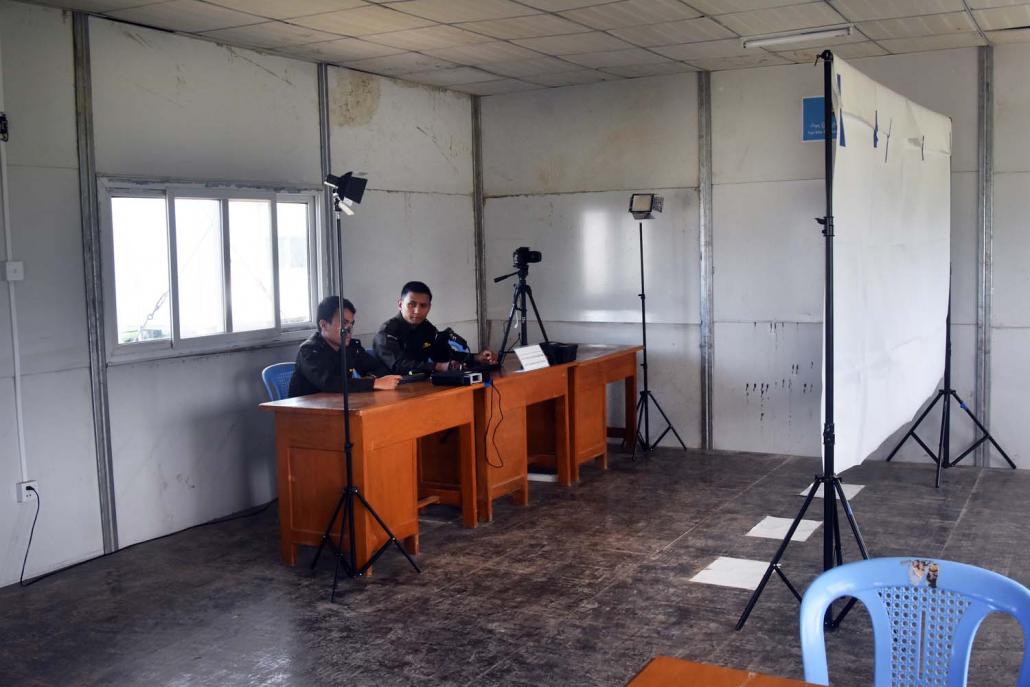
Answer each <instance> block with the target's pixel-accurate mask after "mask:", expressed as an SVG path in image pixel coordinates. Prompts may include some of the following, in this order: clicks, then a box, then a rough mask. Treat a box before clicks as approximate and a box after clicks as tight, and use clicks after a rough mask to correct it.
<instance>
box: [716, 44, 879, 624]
mask: <svg viewBox="0 0 1030 687" xmlns="http://www.w3.org/2000/svg"><path fill="white" fill-rule="evenodd" d="M819 57H820V58H821V59H822V60H823V129H824V131H823V145H824V162H825V167H826V215H825V216H824V217H821V218H817V219H816V222H818V223H819V224H821V225H822V226H823V232H822V233H823V237H824V238H825V239H826V242H825V243H826V285H825V294H826V297H825V298H826V304H825V308H826V312H825V315H824V322H823V329H824V331H825V334H824V337H825V358H824V360H823V365H824V374H823V376H824V378H825V380H826V387H825V392H826V408H825V412H826V418H825V420H824V422H823V472H822V474H819V475H816V476H815V479H814V481H813V482H812V488H811V489H809V490H808V494H807V495H806V496H805V502H804V504H803V505H802V506H801V510H799V511H798V514H797V516H796V517H795V518H794V521H793V522H792V523H791V525H790V529H789V530H787V536H786V537H784V538H783V541H782V542H781V543H780V548H779V549H777V550H776V554H775V555H774V556H773V558H772V560H771V561H769V567H768V568H767V569H766V571H765V575H763V576H762V581H761V582H759V584H758V587H757V588H756V589H755V591H754V593H752V594H751V598H750V599H748V602H747V607H745V608H744V612H743V613H742V614H741V615H740V619H739V620H738V621H737V626H736V627H737V630H740V629H741V628H743V627H744V623H746V622H747V619H748V616H749V615H751V611H752V610H753V609H754V607H755V604H756V603H758V597H759V596H761V595H762V592H763V591H764V590H765V586H766V585H767V584H768V583H769V578H771V577H772V574H773V573H776V574H777V575H778V576H779V578H780V579H781V580H783V583H784V584H785V585H787V589H789V590H790V592H791V593H792V594H793V595H794V597H795V598H796V599H797V600H798V601H799V602H800V601H801V594H799V593H798V590H797V588H795V587H794V585H793V584H791V582H790V580H789V579H787V576H786V575H785V574H784V573H783V571H782V570H781V569H780V559H782V558H783V554H784V553H785V552H786V551H787V546H788V545H789V544H790V540H791V538H792V537H793V536H794V532H795V531H797V528H798V525H799V524H800V523H801V520H802V518H804V516H805V513H806V512H807V511H808V507H809V506H811V505H812V500H813V499H814V498H815V495H816V493H817V491H818V490H819V488H820V487H822V490H823V571H826V570H830V569H831V568H833V567H835V566H838V565H842V564H843V563H844V556H843V553H842V551H841V543H840V523H839V522H838V519H837V499H838V498H839V499H840V504H841V507H842V508H843V509H844V515H846V516H847V518H848V524H849V525H851V532H852V534H854V536H855V541H856V542H857V543H858V549H859V551H860V552H861V553H862V558H869V554H868V552H867V551H866V548H865V542H864V541H863V540H862V533H861V532H859V530H858V522H857V521H856V520H855V514H854V512H852V510H851V504H850V503H848V499H847V497H846V496H845V495H844V488H843V487H842V486H841V483H840V478H839V477H837V475H836V473H834V467H833V459H834V454H833V451H834V442H835V435H834V431H835V430H834V424H833V132H832V128H833V127H832V126H831V121H832V120H833V89H832V84H833V53H832V52H830V51H829V50H824V51H823V52H822V53H821V54H820V55H819ZM854 604H855V599H851V600H849V601H848V603H847V604H846V605H845V606H844V608H843V610H841V612H840V615H838V616H837V617H836V618H833V616H832V610H833V609H832V606H831V607H830V608H828V609H827V611H826V625H827V627H831V628H836V627H837V626H839V625H840V623H841V621H842V620H843V619H844V616H846V615H847V614H848V611H850V610H851V607H852V606H854Z"/></svg>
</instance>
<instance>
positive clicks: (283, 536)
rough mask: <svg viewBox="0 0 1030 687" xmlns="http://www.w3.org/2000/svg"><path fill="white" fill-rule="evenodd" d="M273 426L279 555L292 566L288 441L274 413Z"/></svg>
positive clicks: (294, 552) (294, 549)
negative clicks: (277, 499) (277, 498)
mask: <svg viewBox="0 0 1030 687" xmlns="http://www.w3.org/2000/svg"><path fill="white" fill-rule="evenodd" d="M275 420H276V426H275V473H276V481H277V483H278V490H279V556H280V557H282V559H283V563H285V564H286V565H288V566H290V567H293V566H294V565H297V545H296V544H294V543H293V531H292V529H291V528H290V523H291V522H292V520H293V518H291V517H290V509H291V508H293V498H292V494H291V492H290V459H289V455H290V442H289V440H288V438H287V434H288V432H287V430H286V427H285V423H283V422H282V421H280V419H279V414H278V413H276V418H275Z"/></svg>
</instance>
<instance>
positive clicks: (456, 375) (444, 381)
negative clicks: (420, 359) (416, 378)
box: [431, 370, 483, 386]
mask: <svg viewBox="0 0 1030 687" xmlns="http://www.w3.org/2000/svg"><path fill="white" fill-rule="evenodd" d="M431 379H432V382H433V386H472V385H473V384H482V383H483V375H482V373H480V372H468V371H465V370H447V371H446V372H434V373H433V375H432V377H431Z"/></svg>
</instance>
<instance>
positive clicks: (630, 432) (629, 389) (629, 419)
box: [625, 368, 637, 451]
mask: <svg viewBox="0 0 1030 687" xmlns="http://www.w3.org/2000/svg"><path fill="white" fill-rule="evenodd" d="M625 439H626V450H627V451H632V450H633V447H634V446H636V444H637V373H636V368H634V371H633V374H632V375H630V376H629V377H626V437H625Z"/></svg>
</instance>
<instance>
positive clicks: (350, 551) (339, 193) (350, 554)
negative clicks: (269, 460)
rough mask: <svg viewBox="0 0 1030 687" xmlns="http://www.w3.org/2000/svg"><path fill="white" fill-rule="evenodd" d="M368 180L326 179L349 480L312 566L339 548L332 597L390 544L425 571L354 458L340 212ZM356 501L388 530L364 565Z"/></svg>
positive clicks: (354, 200) (349, 177)
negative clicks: (379, 509)
mask: <svg viewBox="0 0 1030 687" xmlns="http://www.w3.org/2000/svg"><path fill="white" fill-rule="evenodd" d="M367 183H368V180H367V179H362V178H361V177H355V176H353V175H352V174H351V172H347V173H346V174H344V175H343V176H341V177H337V176H333V175H331V174H330V175H329V176H327V177H326V179H325V185H326V186H328V187H330V188H331V189H333V207H334V209H335V210H336V212H335V215H336V236H337V247H338V253H337V263H336V269H337V278H338V281H337V284H338V285H339V290H340V294H339V295H340V377H341V378H342V380H343V384H342V391H343V454H344V463H346V475H347V477H346V479H347V481H346V484H345V485H344V487H343V491H342V492H340V498H339V500H338V501H337V502H336V508H335V509H333V514H332V516H330V518H329V522H327V523H326V526H325V532H324V533H323V534H322V541H321V543H320V544H319V545H318V551H316V552H315V558H314V560H313V561H311V569H312V570H314V569H315V566H316V565H318V559H319V557H320V556H321V555H322V549H324V548H325V547H326V545H328V546H329V547H330V548H332V549H334V550H335V554H336V570H335V571H334V572H333V589H332V592H330V594H329V601H335V600H336V588H337V586H338V585H339V580H340V569H341V568H343V571H344V572H345V573H346V575H347V576H348V577H351V578H353V577H363V576H364V575H365V573H366V572H368V569H369V568H371V567H372V565H373V564H374V563H375V562H376V561H377V560H379V557H380V556H382V555H383V554H384V553H385V552H386V550H387V549H388V548H389V547H390V545H391V544H392V545H394V546H396V547H397V549H398V550H399V551H400V552H401V553H402V554H404V557H405V558H407V559H408V562H409V563H411V567H413V568H414V569H415V572H422V570H421V569H420V568H419V567H418V564H417V563H415V559H413V558H412V557H411V556H410V555H409V554H408V552H407V551H405V550H404V547H403V546H401V543H400V542H399V541H397V537H395V536H394V534H393V532H391V531H390V528H389V527H388V526H387V525H386V523H385V522H384V521H383V519H382V518H381V517H379V514H378V513H376V511H375V509H374V508H373V507H372V504H370V503H369V502H368V499H366V498H365V496H364V494H362V493H361V490H360V489H358V488H357V486H355V484H354V461H353V455H352V452H353V445H352V444H351V440H350V383H349V381H348V380H349V379H350V374H349V373H348V371H349V370H350V366H349V365H348V364H347V346H346V345H344V341H345V340H346V338H347V337H346V330H345V329H344V328H343V302H344V301H343V225H342V223H341V219H340V213H341V212H343V213H346V214H348V215H353V214H354V209H353V206H354V205H355V204H357V203H360V202H361V197H362V196H363V195H364V193H365V185H366V184H367ZM355 501H359V502H360V503H361V505H362V507H364V509H365V512H367V513H368V514H369V515H371V516H372V517H373V518H374V519H375V521H376V523H378V524H379V527H381V528H382V530H383V532H385V533H386V536H387V540H386V541H385V542H383V545H382V546H380V547H379V548H378V549H376V551H375V553H373V554H372V556H371V557H370V558H369V559H368V560H367V561H365V562H364V563H363V564H362V565H360V566H359V565H358V550H357V543H356V541H355V536H356V531H355V530H356V523H357V521H356V520H355V517H356V513H355ZM337 516H340V528H339V535H338V537H337V541H336V542H335V543H334V542H333V540H332V533H333V525H334V524H335V523H336V517H337ZM344 528H346V529H347V537H348V540H349V544H350V546H348V547H347V549H346V550H345V549H344V548H343V530H344Z"/></svg>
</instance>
